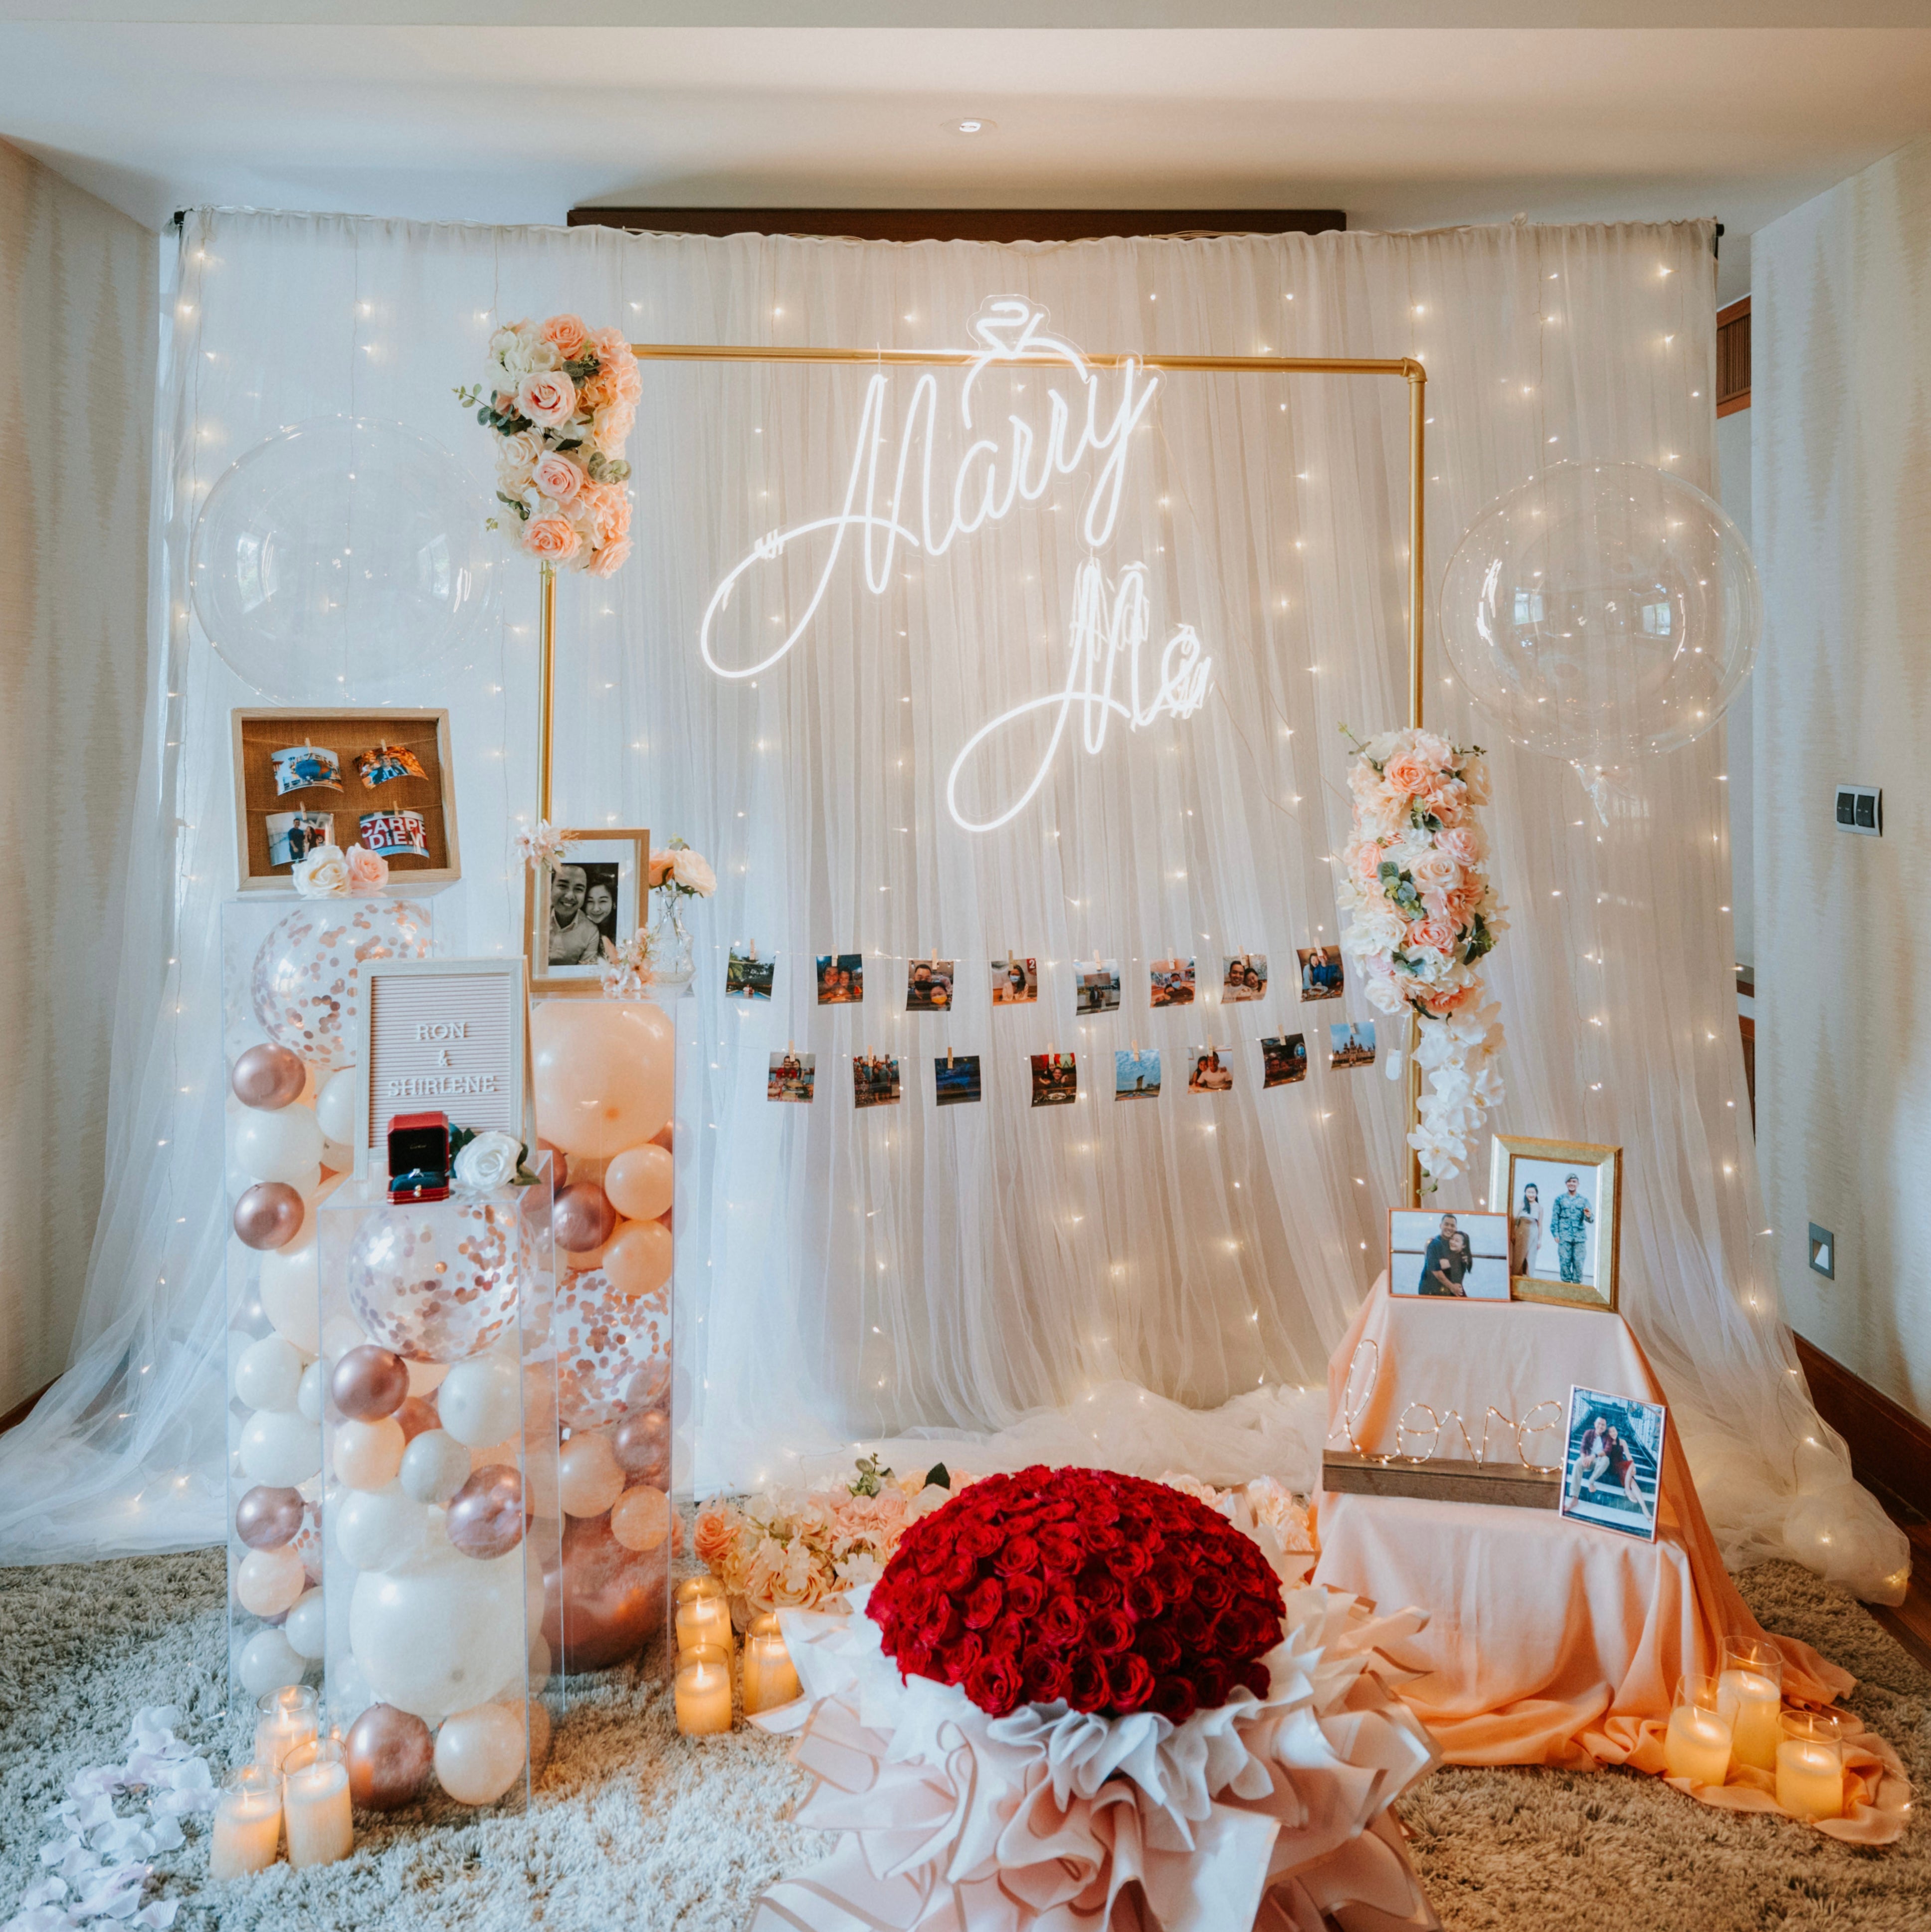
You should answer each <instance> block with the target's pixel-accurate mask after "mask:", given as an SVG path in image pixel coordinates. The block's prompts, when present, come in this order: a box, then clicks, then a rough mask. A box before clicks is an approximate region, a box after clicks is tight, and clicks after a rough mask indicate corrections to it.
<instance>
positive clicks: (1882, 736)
mask: <svg viewBox="0 0 1931 1932" xmlns="http://www.w3.org/2000/svg"><path fill="white" fill-rule="evenodd" d="M1751 323H1752V351H1753V355H1752V361H1753V365H1754V366H1753V368H1752V380H1751V395H1752V407H1751V410H1750V412H1749V413H1750V416H1751V417H1752V419H1753V421H1752V428H1753V432H1754V445H1755V462H1754V464H1753V468H1752V513H1753V520H1754V523H1755V532H1756V550H1757V558H1758V565H1759V567H1760V568H1761V571H1762V572H1763V580H1764V604H1765V628H1764V650H1763V656H1762V659H1761V664H1760V665H1759V667H1758V670H1757V672H1756V674H1755V679H1754V682H1755V698H1754V707H1753V710H1754V715H1753V718H1752V725H1753V730H1752V737H1753V739H1754V745H1755V760H1754V763H1755V783H1754V797H1755V811H1754V813H1753V814H1752V817H1753V820H1754V830H1755V850H1756V886H1757V892H1756V918H1755V949H1756V959H1757V1022H1758V1034H1757V1119H1758V1137H1759V1143H1760V1149H1761V1170H1762V1175H1763V1184H1764V1196H1765V1199H1766V1202H1767V1222H1768V1223H1770V1225H1773V1226H1774V1227H1775V1229H1776V1235H1775V1240H1776V1252H1777V1256H1778V1262H1779V1274H1780V1275H1781V1278H1782V1287H1783V1293H1784V1299H1785V1307H1786V1309H1787V1310H1788V1314H1789V1317H1790V1319H1791V1323H1792V1325H1794V1327H1795V1328H1797V1330H1798V1331H1799V1332H1800V1334H1804V1335H1806V1336H1808V1337H1809V1338H1810V1339H1811V1340H1813V1341H1814V1342H1815V1343H1817V1344H1818V1346H1819V1347H1820V1348H1822V1349H1824V1350H1826V1351H1827V1352H1828V1353H1830V1355H1834V1356H1836V1358H1837V1359H1838V1360H1839V1361H1842V1362H1843V1363H1844V1364H1846V1365H1847V1366H1848V1367H1850V1368H1851V1369H1853V1370H1855V1371H1856V1372H1857V1373H1858V1374H1859V1375H1860V1376H1863V1378H1864V1379H1866V1381H1867V1382H1871V1383H1872V1384H1874V1385H1875V1386H1876V1387H1877V1388H1880V1389H1882V1390H1883V1391H1884V1392H1885V1393H1886V1394H1888V1395H1890V1396H1892V1397H1894V1398H1895V1399H1896V1400H1898V1401H1899V1402H1901V1403H1904V1404H1905V1405H1906V1406H1908V1407H1909V1408H1911V1409H1913V1410H1914V1411H1915V1412H1917V1414H1918V1415H1920V1416H1925V1417H1931V974H1927V971H1926V965H1927V961H1928V960H1931V892H1928V891H1927V889H1926V882H1925V867H1926V850H1927V847H1926V834H1927V832H1931V811H1927V805H1926V775H1927V771H1931V142H1919V143H1917V144H1916V145H1914V146H1912V147H1911V148H1906V149H1905V150H1904V151H1902V152H1901V153H1899V154H1894V155H1893V156H1891V157H1890V158H1889V159H1888V160H1884V161H1881V162H1879V163H1878V164H1877V165H1876V166H1873V167H1871V168H1868V169H1866V170H1865V171H1864V172H1863V173H1862V174H1860V175H1856V176H1854V178H1852V179H1851V180H1849V181H1845V182H1844V183H1843V184H1842V185H1840V186H1839V187H1835V188H1833V189H1832V190H1830V193H1827V194H1824V195H1820V196H1818V198H1817V199H1815V200H1814V201H1811V202H1806V203H1805V204H1804V205H1803V206H1802V207H1801V208H1797V209H1796V210H1795V211H1794V212H1792V213H1791V214H1788V215H1786V216H1785V217H1783V219H1782V220H1779V221H1778V222H1776V223H1774V224H1773V226H1770V227H1769V228H1767V229H1762V230H1760V231H1759V233H1758V235H1757V236H1756V239H1755V260H1754V263H1753V272H1752V298H1751ZM1839 781H1855V782H1860V783H1866V784H1881V785H1882V786H1883V787H1884V836H1883V837H1882V838H1859V837H1857V836H1856V835H1854V834H1851V833H1848V832H1840V831H1839V830H1838V829H1836V826H1835V825H1834V823H1833V819H1832V814H1831V800H1832V792H1833V786H1834V785H1835V784H1836V783H1838V782H1839ZM1811 1221H1815V1222H1817V1223H1820V1224H1821V1225H1822V1226H1824V1227H1827V1228H1828V1229H1831V1230H1832V1231H1833V1232H1834V1233H1835V1234H1836V1236H1837V1239H1838V1248H1837V1256H1836V1280H1835V1281H1826V1280H1823V1279H1821V1277H1818V1276H1817V1275H1815V1274H1812V1273H1810V1272H1809V1269H1808V1268H1807V1266H1806V1251H1805V1230H1806V1223H1809V1222H1811Z"/></svg>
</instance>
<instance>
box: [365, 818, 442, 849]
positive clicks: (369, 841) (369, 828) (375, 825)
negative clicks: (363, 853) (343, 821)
mask: <svg viewBox="0 0 1931 1932" xmlns="http://www.w3.org/2000/svg"><path fill="white" fill-rule="evenodd" d="M362 843H363V844H365V845H366V846H367V847H368V849H369V850H371V852H374V853H377V854H378V855H379V856H381V857H383V858H385V859H399V858H402V857H405V856H409V857H414V858H418V859H426V858H428V856H429V834H428V830H427V829H426V828H425V826H424V825H423V823H422V813H421V812H419V811H365V812H364V813H363V814H362Z"/></svg>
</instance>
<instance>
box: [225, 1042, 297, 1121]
mask: <svg viewBox="0 0 1931 1932" xmlns="http://www.w3.org/2000/svg"><path fill="white" fill-rule="evenodd" d="M228 1085H230V1087H232V1088H233V1089H234V1090H235V1098H236V1100H239V1101H240V1102H241V1103H242V1106H245V1107H262V1108H270V1109H272V1108H276V1107H287V1106H293V1104H294V1103H296V1101H297V1100H300V1099H301V1098H302V1089H303V1088H305V1087H306V1086H307V1085H308V1067H307V1065H306V1064H305V1063H304V1061H303V1060H302V1056H301V1055H300V1054H299V1053H291V1052H289V1050H288V1049H287V1047H285V1046H251V1047H250V1048H249V1049H248V1051H247V1052H245V1053H244V1054H243V1055H242V1056H241V1057H240V1058H239V1059H238V1060H237V1061H236V1062H235V1070H234V1071H233V1073H230V1075H229V1076H228Z"/></svg>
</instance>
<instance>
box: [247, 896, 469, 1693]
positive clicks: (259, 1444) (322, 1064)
mask: <svg viewBox="0 0 1931 1932" xmlns="http://www.w3.org/2000/svg"><path fill="white" fill-rule="evenodd" d="M221 938H222V1049H223V1055H224V1062H225V1070H226V1072H227V1088H228V1092H227V1210H228V1215H229V1225H230V1229H231V1234H230V1239H229V1241H228V1244H227V1262H226V1268H227V1310H228V1327H227V1354H228V1364H227V1366H228V1388H229V1392H230V1400H229V1403H228V1612H229V1616H228V1679H229V1709H230V1712H231V1713H233V1715H235V1717H236V1719H237V1720H238V1721H241V1722H244V1723H246V1724H252V1723H253V1721H254V1706H255V1700H257V1698H259V1697H261V1696H263V1694H266V1693H267V1692H269V1691H274V1690H277V1689H279V1688H281V1687H283V1686H284V1685H292V1684H298V1683H299V1682H302V1679H304V1678H305V1677H306V1676H310V1675H311V1674H312V1673H315V1672H316V1671H317V1670H318V1669H319V1667H320V1662H321V1659H322V1656H323V1599H322V1592H321V1584H322V1581H323V1560H322V1536H321V1508H322V1412H323V1376H324V1370H323V1367H322V1364H321V1359H320V1358H321V1357H322V1355H323V1350H324V1340H323V1330H322V1322H321V1317H320V1307H319V1302H318V1293H319V1289H320V1276H319V1273H318V1269H317V1212H318V1209H319V1207H320V1204H321V1203H322V1202H324V1201H326V1199H328V1198H329V1196H330V1194H331V1193H332V1192H333V1190H335V1188H336V1187H338V1185H339V1184H340V1181H341V1176H342V1175H343V1174H344V1173H345V1172H347V1169H349V1167H350V1164H351V1157H350V1150H349V1146H348V1142H349V1141H350V1138H351V1136H352V1134H353V1121H354V1116H355V1091H354V1085H353V1082H354V1079H355V1073H354V1069H353V1067H352V1066H351V1065H350V1062H351V1061H353V1058H354V1057H355V1054H356V1045H355V1043H356V1039H357V1037H358V1036H357V1028H358V1026H359V1006H358V995H359V974H360V971H361V968H362V964H363V962H365V961H367V960H370V959H421V958H423V957H425V956H426V955H427V954H428V951H429V947H430V939H431V929H430V920H429V915H428V913H427V912H426V911H425V910H424V909H423V908H422V907H421V906H419V905H417V904H412V903H410V901H407V900H405V899H401V898H393V897H390V896H389V895H386V894H383V893H380V892H377V893H372V894H368V895H362V896H357V897H347V896H342V897H334V898H301V899H297V898H284V897H282V896H281V895H275V896H272V897H271V896H267V895H260V896H255V897H249V898H240V899H236V900H233V901H230V902H229V903H228V904H227V906H226V907H224V911H223V916H222V935H221Z"/></svg>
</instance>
